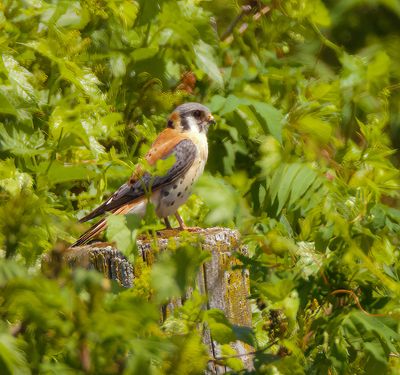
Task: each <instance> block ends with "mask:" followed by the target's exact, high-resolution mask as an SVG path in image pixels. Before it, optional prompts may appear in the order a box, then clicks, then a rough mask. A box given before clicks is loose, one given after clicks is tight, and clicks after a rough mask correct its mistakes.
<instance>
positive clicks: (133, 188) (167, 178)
mask: <svg viewBox="0 0 400 375" xmlns="http://www.w3.org/2000/svg"><path fill="white" fill-rule="evenodd" d="M171 144H172V143H171ZM157 153H158V156H159V157H158V159H167V158H168V157H169V156H170V155H174V156H175V162H174V164H173V165H172V167H171V168H170V169H169V170H168V171H167V173H166V174H165V175H163V176H153V175H151V174H150V173H147V172H145V173H144V174H143V175H142V176H141V177H139V178H138V179H137V180H135V181H134V182H133V183H132V181H130V182H127V183H125V184H123V185H122V186H121V187H120V188H119V189H118V190H117V191H116V192H115V193H114V194H113V195H112V196H111V197H110V198H109V199H108V200H107V201H106V202H104V203H103V204H101V205H100V206H99V207H97V208H96V209H94V210H93V211H92V212H91V213H89V214H88V215H86V216H85V217H83V218H82V219H80V222H85V221H88V220H91V219H93V218H95V217H97V216H99V215H102V214H104V213H105V212H108V211H112V212H114V211H116V210H118V209H119V208H121V207H123V206H124V205H127V204H130V203H132V202H134V201H136V200H138V199H140V198H143V197H145V196H146V194H148V193H149V192H150V191H155V190H157V189H160V188H162V187H163V186H165V185H168V184H170V183H172V182H174V181H176V180H177V179H179V178H180V177H181V176H182V175H183V174H184V173H186V172H187V170H188V169H189V168H190V167H191V166H192V164H193V161H194V160H195V158H196V155H197V147H196V145H195V144H194V143H193V142H192V141H191V140H190V139H181V140H180V141H179V140H178V141H176V142H175V145H174V146H173V147H170V149H168V148H165V147H164V148H163V149H162V150H160V151H157ZM154 163H155V161H154Z"/></svg>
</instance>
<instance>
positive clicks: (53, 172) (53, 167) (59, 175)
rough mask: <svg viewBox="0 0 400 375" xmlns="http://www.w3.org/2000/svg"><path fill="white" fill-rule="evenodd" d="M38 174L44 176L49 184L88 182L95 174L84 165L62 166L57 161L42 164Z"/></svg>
mask: <svg viewBox="0 0 400 375" xmlns="http://www.w3.org/2000/svg"><path fill="white" fill-rule="evenodd" d="M38 172H40V173H42V174H43V175H44V176H46V178H47V180H48V182H49V184H51V185H54V184H59V183H63V182H68V181H77V180H89V179H91V178H93V177H94V176H95V173H94V172H93V171H92V170H90V169H89V168H88V167H87V166H84V165H64V164H62V163H60V162H58V161H53V162H50V163H49V162H42V163H41V164H40V165H39V166H38Z"/></svg>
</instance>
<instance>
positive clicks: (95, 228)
mask: <svg viewBox="0 0 400 375" xmlns="http://www.w3.org/2000/svg"><path fill="white" fill-rule="evenodd" d="M106 227H107V221H106V220H105V219H101V220H100V221H99V222H98V223H96V224H94V225H92V226H91V227H90V228H89V229H88V230H87V231H86V232H85V233H83V234H82V236H80V237H79V239H78V240H77V241H75V242H74V243H73V244H72V245H71V246H70V247H77V246H82V245H84V244H86V242H88V241H89V240H91V239H92V238H93V237H95V236H96V235H97V234H99V233H100V232H101V231H103V230H104V229H105V228H106Z"/></svg>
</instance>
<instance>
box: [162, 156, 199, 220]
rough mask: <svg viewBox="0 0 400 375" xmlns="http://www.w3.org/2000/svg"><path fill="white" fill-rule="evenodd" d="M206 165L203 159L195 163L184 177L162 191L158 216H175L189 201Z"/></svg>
mask: <svg viewBox="0 0 400 375" xmlns="http://www.w3.org/2000/svg"><path fill="white" fill-rule="evenodd" d="M204 164H205V163H204V162H203V161H202V160H201V159H199V160H197V161H195V162H194V163H193V165H192V167H191V168H190V169H189V170H188V171H187V172H186V174H185V175H184V176H182V177H181V178H180V179H178V180H177V181H175V182H174V183H172V184H170V185H168V186H166V187H164V188H163V189H162V190H161V194H160V204H159V206H158V209H157V214H158V216H160V217H166V216H169V215H172V214H174V213H175V212H176V210H177V209H178V208H179V207H180V206H181V205H182V204H184V203H185V202H186V201H187V199H188V198H189V196H190V194H191V189H192V187H193V185H194V183H195V182H196V181H197V179H198V178H199V177H200V175H201V174H202V173H203V170H204Z"/></svg>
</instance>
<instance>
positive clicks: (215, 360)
mask: <svg viewBox="0 0 400 375" xmlns="http://www.w3.org/2000/svg"><path fill="white" fill-rule="evenodd" d="M277 343H278V340H275V341H273V342H271V343H270V344H269V345H267V346H266V347H265V348H262V349H258V350H254V351H252V352H247V353H243V354H233V355H227V356H223V357H215V358H213V359H210V360H209V362H217V361H224V360H226V359H230V358H241V357H246V356H249V355H257V354H259V353H262V352H265V351H266V350H267V349H269V348H270V347H271V346H273V345H275V344H277Z"/></svg>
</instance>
